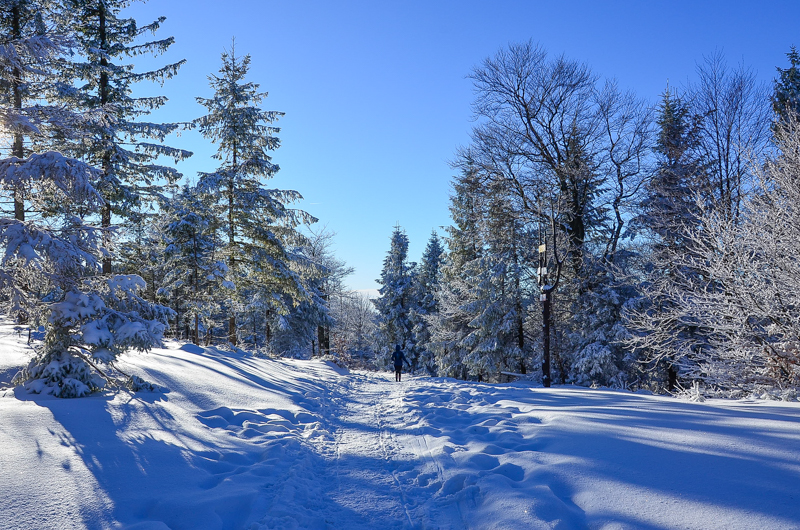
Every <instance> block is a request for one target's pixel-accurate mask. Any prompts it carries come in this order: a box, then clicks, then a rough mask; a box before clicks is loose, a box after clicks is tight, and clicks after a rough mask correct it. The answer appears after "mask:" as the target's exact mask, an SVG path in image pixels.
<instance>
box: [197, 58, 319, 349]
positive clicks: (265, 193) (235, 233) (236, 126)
mask: <svg viewBox="0 0 800 530" xmlns="http://www.w3.org/2000/svg"><path fill="white" fill-rule="evenodd" d="M249 67H250V56H249V55H245V56H244V57H237V56H236V51H235V48H234V47H232V48H231V51H230V52H224V53H223V54H222V67H221V68H220V70H219V75H211V76H210V77H209V82H210V86H211V88H212V89H213V91H214V95H213V97H211V98H197V101H198V102H199V103H200V104H202V105H203V106H204V107H206V109H207V110H208V114H206V115H205V116H203V117H201V118H198V119H197V120H195V124H196V126H197V127H198V129H199V130H200V133H201V134H202V135H203V136H204V137H205V138H207V139H208V140H210V141H212V142H213V143H215V144H216V147H217V152H216V155H215V156H214V158H216V159H217V160H219V161H220V166H219V167H218V168H217V170H216V171H214V172H211V173H201V175H200V181H199V183H198V187H199V188H200V190H201V191H202V192H203V193H206V194H209V195H211V196H214V197H216V199H217V204H216V205H217V206H218V207H219V208H220V209H221V211H222V212H224V214H223V215H224V218H223V222H222V231H223V233H224V234H225V236H226V240H227V241H226V245H225V247H224V249H223V252H224V256H225V260H226V262H227V266H228V277H227V284H226V288H227V290H228V294H229V298H228V300H227V301H226V304H225V305H226V311H227V312H228V319H229V321H228V322H229V325H228V340H229V341H230V342H231V343H233V344H236V342H237V324H236V318H237V314H238V313H243V314H247V315H249V317H250V318H251V319H252V318H253V313H254V312H256V311H257V312H258V313H259V314H263V315H275V316H280V315H285V314H286V313H287V312H288V311H289V309H290V308H291V307H292V305H293V304H295V303H299V302H300V301H302V300H306V299H308V297H309V296H310V295H309V293H308V292H307V291H306V289H305V287H304V285H303V281H302V278H301V275H300V273H299V272H298V268H302V267H307V266H310V264H309V262H308V260H307V259H306V258H305V257H304V256H303V255H302V254H301V253H300V252H297V251H296V250H295V249H298V248H301V247H302V246H303V244H304V238H303V237H302V236H301V235H300V234H299V233H298V232H297V231H296V227H297V226H299V225H300V224H304V223H305V224H310V223H313V222H315V221H316V219H314V218H313V217H311V216H310V215H308V214H307V213H305V212H303V211H301V210H293V209H290V208H287V204H288V203H291V202H294V201H297V200H300V199H302V196H301V195H300V194H299V193H297V192H296V191H286V190H275V189H267V188H265V187H264V186H263V182H262V181H263V180H264V179H269V178H271V177H272V176H273V175H274V174H275V173H276V172H277V171H278V169H279V167H278V166H277V165H276V164H274V163H273V162H272V158H271V156H270V154H269V152H270V151H272V150H274V149H277V148H278V146H279V145H280V142H279V140H278V138H277V136H275V135H276V134H277V133H278V132H279V130H280V129H279V128H277V127H275V126H274V125H272V124H273V123H274V122H275V121H276V120H277V119H278V118H279V117H280V116H282V115H283V113H281V112H275V111H264V110H261V108H260V107H259V106H258V105H259V104H260V103H261V101H262V100H263V99H264V98H265V97H266V96H267V94H266V93H263V92H259V91H258V89H259V86H258V84H256V83H253V82H250V81H247V80H246V79H245V78H246V76H247V72H248V70H249ZM267 319H268V320H269V317H267ZM265 325H266V326H269V325H270V323H269V321H267V322H266V323H265ZM267 334H269V331H268V332H267Z"/></svg>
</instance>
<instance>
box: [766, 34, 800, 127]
mask: <svg viewBox="0 0 800 530" xmlns="http://www.w3.org/2000/svg"><path fill="white" fill-rule="evenodd" d="M786 57H788V59H789V64H791V66H790V67H789V68H780V67H778V78H777V79H775V82H774V85H775V86H774V89H773V95H772V110H773V111H774V112H775V117H776V119H777V121H778V122H779V123H782V124H784V125H785V124H786V123H787V121H788V118H789V117H790V116H794V117H795V118H797V117H798V116H800V54H798V53H797V48H795V47H794V46H792V48H791V49H790V50H789V53H787V54H786Z"/></svg>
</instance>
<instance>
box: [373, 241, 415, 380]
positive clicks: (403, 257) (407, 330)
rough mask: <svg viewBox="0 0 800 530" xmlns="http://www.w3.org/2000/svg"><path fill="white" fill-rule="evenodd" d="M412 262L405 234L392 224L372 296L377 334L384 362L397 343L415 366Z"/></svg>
mask: <svg viewBox="0 0 800 530" xmlns="http://www.w3.org/2000/svg"><path fill="white" fill-rule="evenodd" d="M415 269H416V263H413V262H411V263H410V262H409V261H408V236H406V234H405V233H404V232H403V231H402V230H401V228H400V227H399V226H396V227H395V229H394V231H393V232H392V237H391V247H390V249H389V252H388V253H387V255H386V259H384V260H383V270H382V271H381V277H380V278H379V279H378V280H377V282H378V283H379V284H380V286H381V287H380V289H379V290H378V292H379V293H380V296H379V297H378V298H377V299H375V300H374V303H375V308H376V309H377V311H378V317H377V322H378V334H379V337H380V342H381V345H380V349H381V352H382V354H383V356H384V357H385V360H386V362H388V357H389V355H390V354H391V352H392V351H393V350H394V346H395V345H399V346H400V347H401V348H402V349H403V351H404V352H405V354H406V357H407V358H408V359H409V361H410V362H411V363H412V366H414V367H415V368H416V366H417V362H418V357H417V353H418V352H417V345H416V344H415V342H414V334H413V328H414V324H413V322H412V320H411V314H412V311H414V310H416V308H417V301H416V299H415V296H414V295H415V293H414V276H415Z"/></svg>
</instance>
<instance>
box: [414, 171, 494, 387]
mask: <svg viewBox="0 0 800 530" xmlns="http://www.w3.org/2000/svg"><path fill="white" fill-rule="evenodd" d="M480 188H481V184H480V181H479V179H478V176H477V173H476V171H475V170H474V169H473V168H466V169H465V170H464V171H463V172H462V174H461V175H459V176H458V177H457V178H456V179H455V182H454V183H453V194H452V195H451V197H450V215H451V218H452V220H453V224H452V225H451V226H448V227H447V228H446V230H447V237H446V238H445V239H446V242H447V248H448V253H447V257H446V259H445V261H444V263H443V264H442V268H441V281H440V282H439V287H438V289H437V290H436V301H437V306H438V312H437V313H435V314H433V315H429V316H426V317H425V318H426V321H427V323H428V327H429V330H430V333H431V337H430V340H429V341H428V345H427V347H428V350H429V351H431V352H432V353H433V358H434V362H435V369H436V373H437V375H440V376H448V377H458V378H461V379H467V378H468V375H469V374H468V368H467V365H466V364H465V358H466V354H467V349H466V348H465V346H464V344H463V340H464V338H465V337H466V336H467V335H469V333H471V332H472V328H471V327H470V323H471V322H472V320H473V318H474V317H475V315H474V312H473V311H472V309H471V307H472V304H473V303H474V302H475V300H476V297H475V290H474V289H473V287H474V284H473V283H472V280H473V278H474V277H475V275H476V271H475V270H474V269H475V268H476V266H477V264H478V263H480V261H479V260H480V258H481V256H482V255H483V248H482V247H483V245H482V242H481V239H480V232H479V224H480V219H481V209H482V207H481V197H482V196H481V195H480V193H479V190H480Z"/></svg>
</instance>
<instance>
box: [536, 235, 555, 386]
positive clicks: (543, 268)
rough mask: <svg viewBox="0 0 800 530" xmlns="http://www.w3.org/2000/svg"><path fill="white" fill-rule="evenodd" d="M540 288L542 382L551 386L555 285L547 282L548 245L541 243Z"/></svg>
mask: <svg viewBox="0 0 800 530" xmlns="http://www.w3.org/2000/svg"><path fill="white" fill-rule="evenodd" d="M538 276H539V288H540V289H541V292H542V294H541V295H540V297H539V300H540V301H541V302H542V339H543V340H542V342H543V346H544V355H543V358H542V384H543V385H544V386H545V387H546V388H549V387H550V302H551V300H550V298H551V297H550V293H551V292H552V291H553V286H550V285H548V284H547V279H548V278H547V245H539V270H538Z"/></svg>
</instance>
